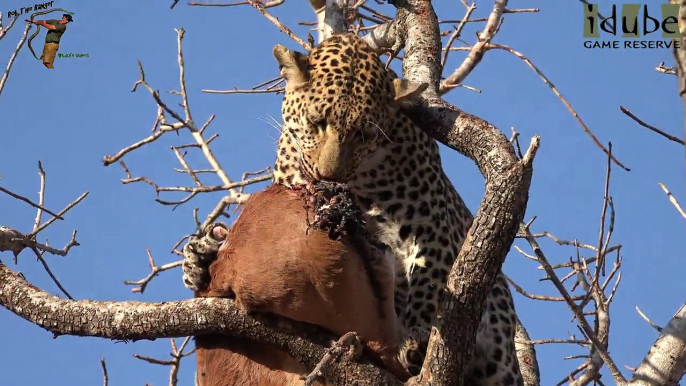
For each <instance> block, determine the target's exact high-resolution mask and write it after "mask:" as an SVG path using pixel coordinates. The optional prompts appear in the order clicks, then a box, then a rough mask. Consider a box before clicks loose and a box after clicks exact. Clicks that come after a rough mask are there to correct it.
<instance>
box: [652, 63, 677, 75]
mask: <svg viewBox="0 0 686 386" xmlns="http://www.w3.org/2000/svg"><path fill="white" fill-rule="evenodd" d="M655 71H657V72H661V73H663V74H667V75H676V74H677V73H676V68H674V67H665V62H660V64H659V65H658V66H657V67H655Z"/></svg>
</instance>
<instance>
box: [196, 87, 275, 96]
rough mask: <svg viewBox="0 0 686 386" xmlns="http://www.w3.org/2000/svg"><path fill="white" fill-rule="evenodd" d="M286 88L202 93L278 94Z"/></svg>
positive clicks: (206, 91)
mask: <svg viewBox="0 0 686 386" xmlns="http://www.w3.org/2000/svg"><path fill="white" fill-rule="evenodd" d="M285 90H286V88H285V87H279V88H273V89H271V90H239V89H237V88H236V89H233V90H202V92H205V93H208V94H278V93H280V92H283V91H285Z"/></svg>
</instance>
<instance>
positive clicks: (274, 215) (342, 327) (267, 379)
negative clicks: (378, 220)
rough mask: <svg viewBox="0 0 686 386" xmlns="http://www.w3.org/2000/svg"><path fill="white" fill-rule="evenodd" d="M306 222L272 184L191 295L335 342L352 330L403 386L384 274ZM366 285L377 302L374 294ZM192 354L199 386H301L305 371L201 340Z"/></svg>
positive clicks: (351, 246)
mask: <svg viewBox="0 0 686 386" xmlns="http://www.w3.org/2000/svg"><path fill="white" fill-rule="evenodd" d="M306 216H307V213H306V210H305V208H304V201H303V198H301V197H300V196H299V195H298V193H296V192H294V191H292V190H290V189H288V188H285V187H283V186H281V185H272V186H270V187H269V188H267V189H266V190H265V191H262V192H259V193H256V194H254V195H253V196H251V197H250V199H249V200H248V202H246V203H245V205H244V206H243V210H242V213H241V215H240V216H239V218H238V219H237V220H236V222H235V223H234V225H233V226H232V227H231V229H230V230H229V233H228V236H227V239H226V242H225V244H224V246H223V247H222V249H220V251H219V254H218V258H217V260H215V261H214V262H213V263H212V265H211V266H210V275H211V281H210V285H209V288H208V289H207V290H205V291H202V292H198V293H197V294H196V296H203V297H233V298H235V301H236V304H237V305H238V306H239V307H240V308H242V309H243V310H245V311H246V312H250V311H264V312H271V313H275V314H278V315H281V316H285V317H288V318H291V319H295V320H298V321H302V322H308V323H312V324H315V325H319V326H322V327H324V328H327V329H328V330H330V331H331V332H333V333H336V334H338V335H343V334H344V333H347V332H350V331H355V332H357V333H358V334H359V335H360V336H361V338H362V340H363V341H364V342H365V344H366V345H367V346H368V347H369V348H371V349H372V350H374V351H375V352H376V353H377V354H378V355H379V356H380V358H381V359H382V360H383V362H384V363H385V364H386V367H387V368H388V369H389V370H390V371H392V372H393V373H394V374H396V376H398V377H400V378H401V379H406V378H407V377H408V376H409V374H407V373H406V372H405V370H404V369H402V368H401V367H400V365H399V363H398V362H397V360H396V359H395V357H396V353H397V345H398V343H399V328H400V327H399V323H398V321H397V319H396V314H395V311H394V309H393V275H394V269H393V268H392V267H391V266H390V265H389V264H390V263H389V262H388V261H387V260H385V259H384V258H382V257H379V256H378V255H373V254H372V252H371V251H372V250H371V249H370V247H369V245H368V244H367V243H366V241H364V240H363V239H362V238H361V237H343V239H342V240H340V241H334V240H331V239H329V238H328V237H327V234H326V233H325V232H322V231H318V230H314V229H309V231H308V230H307V221H306V218H307V217H306ZM306 232H307V233H306ZM363 259H367V262H371V264H365V262H364V260H363ZM365 266H367V267H368V268H365ZM369 267H370V268H369ZM370 271H371V272H370ZM372 280H375V281H376V284H377V285H378V286H377V288H381V289H382V291H383V292H384V293H381V294H379V293H375V291H374V286H372V285H371V282H372ZM196 346H197V347H198V351H197V354H196V355H197V363H198V378H199V380H200V383H199V384H200V385H201V386H243V385H251V386H252V385H254V386H277V385H278V386H284V385H287V386H291V385H293V386H294V385H302V382H303V381H301V380H299V378H300V376H301V375H303V374H307V373H308V372H309V371H308V369H307V368H306V367H305V366H303V365H302V364H300V363H298V362H297V361H296V360H295V359H293V358H291V357H290V356H288V355H287V354H285V353H283V352H281V351H279V350H277V349H275V348H273V347H271V346H268V345H261V344H258V343H255V342H253V341H248V340H241V339H235V338H229V337H226V336H221V335H204V336H199V337H197V338H196Z"/></svg>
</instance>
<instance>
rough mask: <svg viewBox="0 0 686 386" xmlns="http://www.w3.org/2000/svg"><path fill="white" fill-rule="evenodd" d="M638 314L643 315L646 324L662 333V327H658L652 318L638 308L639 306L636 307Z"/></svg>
mask: <svg viewBox="0 0 686 386" xmlns="http://www.w3.org/2000/svg"><path fill="white" fill-rule="evenodd" d="M636 312H638V314H639V315H641V317H642V318H643V320H645V321H646V322H648V324H650V325H651V326H652V327H653V328H654V329H656V330H657V331H658V332H662V327H660V326H658V325H657V324H655V323H653V321H652V320H650V318H649V317H647V316H646V314H644V313H643V311H641V309H640V308H638V306H636Z"/></svg>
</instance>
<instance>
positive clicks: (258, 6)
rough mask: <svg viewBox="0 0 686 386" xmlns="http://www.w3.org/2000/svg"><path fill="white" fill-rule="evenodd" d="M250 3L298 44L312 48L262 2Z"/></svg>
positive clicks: (308, 48) (253, 1) (255, 0)
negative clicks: (268, 10)
mask: <svg viewBox="0 0 686 386" xmlns="http://www.w3.org/2000/svg"><path fill="white" fill-rule="evenodd" d="M248 4H250V5H251V6H252V7H253V8H255V9H256V10H258V11H260V13H261V14H262V15H264V17H266V18H267V19H268V20H269V21H271V22H272V23H274V25H275V26H276V28H278V29H279V31H281V32H283V33H285V34H286V35H288V36H289V37H290V38H291V39H293V40H295V41H296V42H297V43H298V44H300V45H301V46H303V48H304V49H306V50H307V51H309V50H311V49H312V47H311V46H310V44H309V43H307V42H305V41H304V40H302V39H300V37H298V35H296V34H295V33H294V32H293V31H291V29H290V28H288V27H286V26H285V25H284V24H283V23H281V21H279V18H278V17H274V16H272V15H271V14H270V13H269V12H267V8H266V7H265V6H264V5H263V4H262V3H261V2H259V1H257V0H248Z"/></svg>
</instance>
